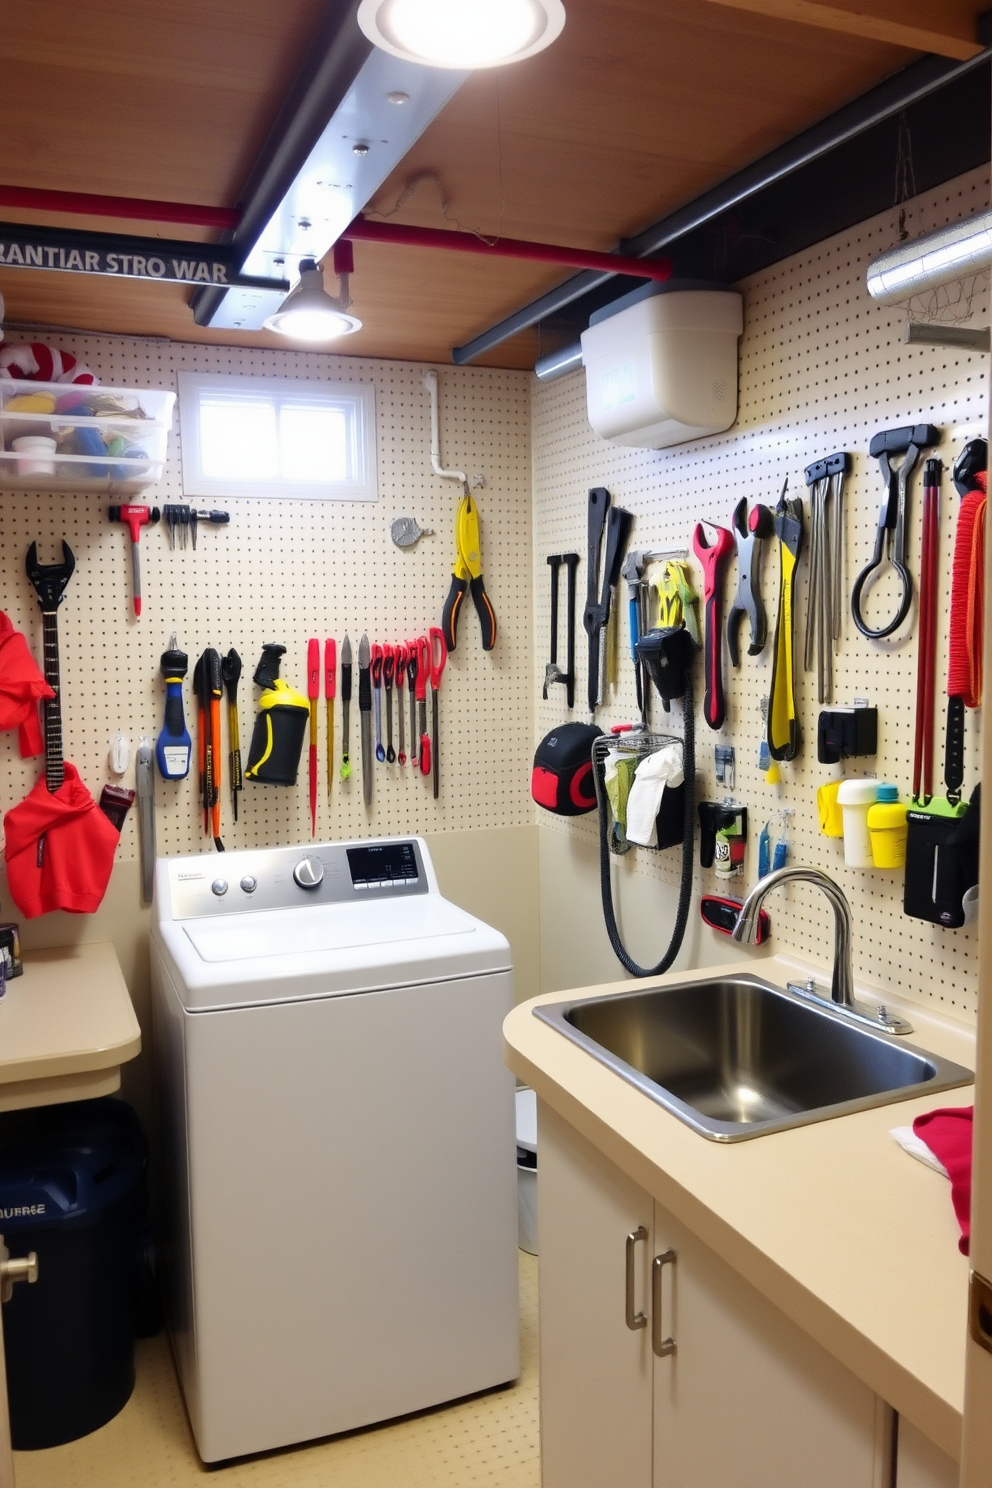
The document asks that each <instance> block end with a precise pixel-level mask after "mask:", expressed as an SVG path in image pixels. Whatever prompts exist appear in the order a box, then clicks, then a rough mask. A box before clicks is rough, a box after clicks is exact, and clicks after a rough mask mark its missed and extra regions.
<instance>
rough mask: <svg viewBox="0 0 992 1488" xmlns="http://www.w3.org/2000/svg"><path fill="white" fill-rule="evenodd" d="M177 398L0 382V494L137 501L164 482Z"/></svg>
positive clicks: (58, 384)
mask: <svg viewBox="0 0 992 1488" xmlns="http://www.w3.org/2000/svg"><path fill="white" fill-rule="evenodd" d="M175 403H176V395H175V393H165V392H160V391H158V390H155V389H144V388H111V387H86V386H84V385H81V384H73V383H64V382H29V381H24V382H22V381H8V380H4V381H0V491H4V490H6V491H93V492H98V493H100V494H101V495H111V496H137V495H139V494H140V493H141V492H142V491H144V490H146V489H147V487H149V486H152V485H154V484H155V482H156V481H158V480H160V479H161V476H162V469H163V466H164V464H165V455H166V445H167V442H168V437H169V430H170V429H171V428H172V414H173V410H174V408H175Z"/></svg>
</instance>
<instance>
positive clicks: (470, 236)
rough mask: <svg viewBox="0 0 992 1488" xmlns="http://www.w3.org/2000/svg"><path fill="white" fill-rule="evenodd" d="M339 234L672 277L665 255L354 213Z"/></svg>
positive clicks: (571, 266) (634, 274) (641, 275)
mask: <svg viewBox="0 0 992 1488" xmlns="http://www.w3.org/2000/svg"><path fill="white" fill-rule="evenodd" d="M342 237H344V238H351V239H352V240H353V241H355V242H363V243H395V244H397V245H398V246H403V247H405V248H450V249H454V251H455V252H456V253H479V254H481V255H482V256H483V257H484V258H524V259H529V260H532V261H533V262H535V263H549V264H559V265H561V266H562V267H563V268H569V269H598V270H599V271H600V272H605V273H607V274H629V275H630V276H631V277H632V278H636V279H657V280H663V279H670V278H671V277H672V262H671V259H668V258H621V257H620V256H619V255H618V254H616V253H590V252H588V251H587V250H586V249H585V248H560V247H558V246H556V245H555V244H553V243H528V242H524V241H523V240H522V239H521V238H497V239H496V241H495V243H487V242H485V241H484V239H482V238H477V237H476V236H475V234H474V233H466V232H448V231H445V230H444V229H443V228H436V227H408V226H406V225H405V224H404V223H401V222H375V221H372V220H371V219H370V218H368V217H356V218H355V220H354V222H353V223H352V224H351V226H350V227H348V228H346V229H345V231H344V233H343V234H342Z"/></svg>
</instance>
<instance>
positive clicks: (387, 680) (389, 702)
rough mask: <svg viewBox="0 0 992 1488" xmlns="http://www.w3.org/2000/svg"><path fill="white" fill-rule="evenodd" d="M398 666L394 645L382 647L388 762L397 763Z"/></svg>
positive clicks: (390, 763) (389, 763) (388, 763)
mask: <svg viewBox="0 0 992 1488" xmlns="http://www.w3.org/2000/svg"><path fill="white" fill-rule="evenodd" d="M395 668H396V652H395V651H394V650H393V648H392V646H383V648H382V680H383V683H384V684H385V688H386V764H387V765H395V763H396V750H395V749H394V748H393V677H394V675H395Z"/></svg>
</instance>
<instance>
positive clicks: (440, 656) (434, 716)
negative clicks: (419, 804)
mask: <svg viewBox="0 0 992 1488" xmlns="http://www.w3.org/2000/svg"><path fill="white" fill-rule="evenodd" d="M430 657H431V724H432V729H431V733H432V735H433V739H432V747H433V752H434V799H435V801H436V800H437V798H438V792H439V791H440V788H441V760H440V754H439V752H438V728H437V720H438V695H439V693H440V691H441V675H442V673H443V671H444V664H445V662H446V661H447V660H448V648H447V646H446V645H445V643H444V632H443V631H442V630H439V629H438V627H437V626H436V625H432V626H431V636H430Z"/></svg>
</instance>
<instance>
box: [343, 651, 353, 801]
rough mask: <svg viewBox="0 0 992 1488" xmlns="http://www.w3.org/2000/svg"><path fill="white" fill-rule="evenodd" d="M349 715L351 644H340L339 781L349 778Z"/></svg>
mask: <svg viewBox="0 0 992 1488" xmlns="http://www.w3.org/2000/svg"><path fill="white" fill-rule="evenodd" d="M350 713H351V642H350V640H349V639H348V637H347V636H345V638H344V640H343V641H342V642H341V779H342V780H349V779H350V778H351V755H350V752H349V751H350V749H351V745H350V743H349V740H348V734H349V724H350V722H351V719H350V716H349V715H350Z"/></svg>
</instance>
